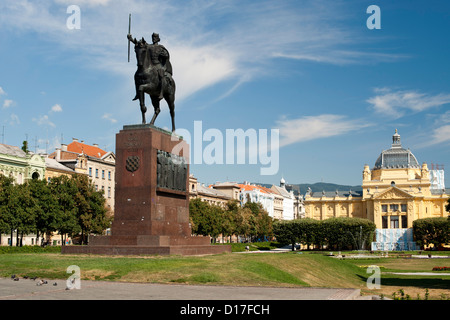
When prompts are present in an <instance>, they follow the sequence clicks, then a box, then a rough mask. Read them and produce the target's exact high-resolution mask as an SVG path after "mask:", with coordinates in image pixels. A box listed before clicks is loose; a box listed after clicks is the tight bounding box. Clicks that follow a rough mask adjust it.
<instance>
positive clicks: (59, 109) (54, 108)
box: [50, 104, 63, 112]
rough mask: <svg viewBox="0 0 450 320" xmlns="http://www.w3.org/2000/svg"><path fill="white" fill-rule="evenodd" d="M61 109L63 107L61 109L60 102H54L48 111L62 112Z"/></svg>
mask: <svg viewBox="0 0 450 320" xmlns="http://www.w3.org/2000/svg"><path fill="white" fill-rule="evenodd" d="M62 111H63V109H62V107H61V105H60V104H55V105H54V106H53V107H52V108H51V109H50V112H62Z"/></svg>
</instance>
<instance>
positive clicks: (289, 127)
mask: <svg viewBox="0 0 450 320" xmlns="http://www.w3.org/2000/svg"><path fill="white" fill-rule="evenodd" d="M368 126H370V124H369V123H365V122H363V121H361V120H359V119H348V118H347V117H346V116H343V115H336V114H322V115H317V116H304V117H301V118H297V119H280V120H278V121H277V122H276V126H275V127H276V128H279V129H280V147H283V146H287V145H290V144H293V143H297V142H305V141H310V140H315V139H321V138H328V137H333V136H338V135H343V134H347V133H349V132H352V131H357V130H359V129H361V128H364V127H368Z"/></svg>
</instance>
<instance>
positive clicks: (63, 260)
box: [0, 252, 450, 299]
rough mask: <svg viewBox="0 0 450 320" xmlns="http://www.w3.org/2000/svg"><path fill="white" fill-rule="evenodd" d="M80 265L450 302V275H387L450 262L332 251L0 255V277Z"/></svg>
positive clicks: (87, 269)
mask: <svg viewBox="0 0 450 320" xmlns="http://www.w3.org/2000/svg"><path fill="white" fill-rule="evenodd" d="M70 265H77V266H78V267H80V270H81V278H82V279H85V280H87V279H89V280H105V281H108V280H112V281H127V282H153V283H182V284H205V285H232V286H233V285H235V286H277V287H308V286H309V287H331V288H357V289H361V292H362V293H363V294H376V295H381V294H383V295H385V296H387V297H391V296H392V294H393V293H394V292H398V291H399V290H404V292H405V293H406V294H408V295H409V296H410V297H411V298H412V299H416V298H417V295H419V296H420V298H421V299H424V298H425V293H426V290H427V289H429V298H430V299H442V298H446V299H450V276H448V274H449V272H448V271H447V272H446V274H447V276H442V273H443V272H435V273H436V276H431V277H430V276H418V275H415V276H400V275H394V274H392V273H387V272H432V271H431V270H432V268H433V267H436V266H449V265H450V259H407V258H399V257H394V256H393V255H392V256H391V257H389V258H383V257H380V258H376V259H343V260H341V259H336V258H333V257H328V256H326V252H301V253H300V252H286V253H269V252H268V253H228V254H219V255H209V256H195V257H189V256H186V257H183V256H132V257H124V256H97V255H62V254H60V253H54V252H52V253H45V252H44V253H5V254H0V277H10V276H11V275H12V274H16V275H18V276H25V275H27V276H30V277H33V276H37V277H39V278H44V279H66V278H68V276H69V274H67V273H66V270H67V267H69V266H70ZM369 265H377V266H379V267H380V269H381V272H382V275H381V289H378V290H375V289H374V290H369V289H368V288H367V285H366V281H367V278H368V277H370V276H371V274H368V273H366V270H367V266H369Z"/></svg>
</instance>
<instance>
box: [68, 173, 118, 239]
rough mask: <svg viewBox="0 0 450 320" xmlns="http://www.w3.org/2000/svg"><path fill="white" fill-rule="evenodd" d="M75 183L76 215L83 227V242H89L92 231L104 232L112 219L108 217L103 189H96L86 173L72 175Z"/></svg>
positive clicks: (81, 227)
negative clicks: (88, 238)
mask: <svg viewBox="0 0 450 320" xmlns="http://www.w3.org/2000/svg"><path fill="white" fill-rule="evenodd" d="M70 180H71V183H73V184H74V185H75V189H76V193H75V196H74V200H75V208H76V210H75V215H76V217H77V220H78V225H79V226H80V229H81V239H82V243H84V244H86V243H87V237H88V236H89V234H91V233H102V232H103V231H104V230H105V229H106V228H108V227H109V225H110V221H111V219H109V218H108V217H107V212H108V210H107V209H106V207H105V202H106V200H105V197H104V195H103V190H101V191H96V190H95V187H94V185H93V184H92V183H91V182H90V181H89V177H88V176H86V175H81V174H75V175H73V176H72V177H71V179H70Z"/></svg>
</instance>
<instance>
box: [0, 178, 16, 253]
mask: <svg viewBox="0 0 450 320" xmlns="http://www.w3.org/2000/svg"><path fill="white" fill-rule="evenodd" d="M13 188H14V179H13V178H10V177H6V176H4V175H2V174H0V234H1V233H9V232H10V233H11V242H10V245H11V246H12V242H13V232H14V225H15V222H14V215H13V213H12V210H11V207H10V206H9V205H10V202H11V201H12V196H13V193H14V191H13Z"/></svg>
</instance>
